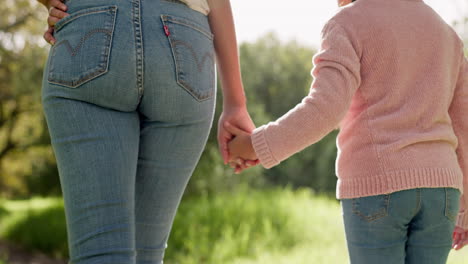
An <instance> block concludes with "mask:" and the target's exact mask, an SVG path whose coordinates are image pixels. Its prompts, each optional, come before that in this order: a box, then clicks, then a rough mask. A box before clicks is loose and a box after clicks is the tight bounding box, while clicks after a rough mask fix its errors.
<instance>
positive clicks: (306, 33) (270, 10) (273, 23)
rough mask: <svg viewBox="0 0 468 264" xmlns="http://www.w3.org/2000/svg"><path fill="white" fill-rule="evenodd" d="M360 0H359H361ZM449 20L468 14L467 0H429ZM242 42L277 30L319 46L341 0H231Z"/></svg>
mask: <svg viewBox="0 0 468 264" xmlns="http://www.w3.org/2000/svg"><path fill="white" fill-rule="evenodd" d="M358 1H359V0H358ZM425 2H426V3H427V4H428V5H429V6H431V7H432V8H433V9H434V10H436V11H437V12H438V13H439V14H440V15H441V16H442V17H443V18H444V19H445V20H446V21H447V22H448V23H449V24H452V22H453V21H455V20H457V19H459V18H461V17H463V16H464V15H465V16H466V15H468V1H466V0H425ZM231 5H232V8H233V12H234V19H235V22H236V31H237V38H238V41H239V42H244V41H255V40H256V39H257V38H258V37H260V36H263V35H264V34H265V33H267V32H270V31H274V32H276V34H277V35H278V36H279V37H280V38H281V39H282V40H285V41H287V40H291V39H296V40H298V41H299V42H301V43H304V44H306V45H309V46H314V47H318V46H319V43H320V31H321V29H322V27H323V25H324V24H325V22H326V21H327V20H328V19H329V18H330V17H332V16H333V14H334V13H335V12H336V10H337V8H338V7H337V0H231Z"/></svg>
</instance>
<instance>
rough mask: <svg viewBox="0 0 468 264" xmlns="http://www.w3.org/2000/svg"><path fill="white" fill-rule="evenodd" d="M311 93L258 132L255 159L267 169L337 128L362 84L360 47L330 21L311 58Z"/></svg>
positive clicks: (256, 134) (255, 135)
mask: <svg viewBox="0 0 468 264" xmlns="http://www.w3.org/2000/svg"><path fill="white" fill-rule="evenodd" d="M314 64H315V67H314V69H313V71H312V75H313V76H314V82H313V83H312V87H311V89H310V93H309V95H308V96H306V97H305V98H304V99H303V100H302V102H301V103H300V104H298V105H297V106H296V107H295V108H294V109H292V110H290V111H289V112H288V113H286V114H285V115H284V116H282V117H281V118H279V119H278V120H276V121H275V122H270V123H269V124H267V125H265V126H262V127H259V128H257V129H256V130H255V131H254V133H253V135H252V142H253V145H254V148H255V151H256V153H257V155H258V158H259V160H260V162H261V163H262V165H263V166H264V167H265V168H270V167H273V166H275V165H277V164H278V163H280V162H281V161H282V160H284V159H286V158H288V157H289V156H291V155H293V154H294V153H296V152H299V151H300V150H302V149H304V148H305V147H307V146H309V145H311V144H313V143H315V142H317V141H319V140H320V139H322V138H323V137H324V136H325V135H327V134H328V133H329V132H331V131H332V130H333V129H336V128H337V127H338V124H339V122H340V121H341V120H342V119H343V117H344V116H345V114H346V113H347V111H348V108H349V106H350V104H351V100H352V97H353V95H354V93H355V92H356V90H357V89H358V87H359V86H360V83H361V76H360V44H359V43H355V42H353V41H352V40H351V39H350V38H349V35H348V32H346V31H345V29H344V28H342V27H341V26H340V25H339V24H337V23H336V22H334V21H333V20H332V21H330V22H329V23H327V25H326V26H325V27H324V30H323V32H322V45H321V49H320V51H319V53H318V54H317V55H316V56H315V57H314Z"/></svg>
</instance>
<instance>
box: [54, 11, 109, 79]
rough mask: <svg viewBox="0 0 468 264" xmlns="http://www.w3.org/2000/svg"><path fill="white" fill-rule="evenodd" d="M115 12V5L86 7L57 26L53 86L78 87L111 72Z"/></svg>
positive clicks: (59, 22) (60, 21)
mask: <svg viewBox="0 0 468 264" xmlns="http://www.w3.org/2000/svg"><path fill="white" fill-rule="evenodd" d="M116 13H117V7H116V6H100V7H91V8H85V9H81V10H79V11H76V12H73V13H71V14H70V15H69V16H67V17H65V18H63V19H61V20H59V21H58V22H57V23H56V24H55V31H54V36H55V38H56V39H57V43H56V44H55V45H54V46H53V47H52V50H51V53H52V54H51V58H50V60H49V74H48V81H49V82H50V83H53V84H58V85H62V86H66V87H69V88H77V87H79V86H80V85H81V84H83V83H85V82H88V81H90V80H92V79H94V78H97V77H98V76H101V75H103V74H105V73H106V72H107V71H108V67H109V57H110V52H111V46H112V37H113V34H114V26H115V18H116Z"/></svg>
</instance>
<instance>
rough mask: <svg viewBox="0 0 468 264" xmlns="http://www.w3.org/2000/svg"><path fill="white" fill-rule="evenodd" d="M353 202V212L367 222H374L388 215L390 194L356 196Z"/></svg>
mask: <svg viewBox="0 0 468 264" xmlns="http://www.w3.org/2000/svg"><path fill="white" fill-rule="evenodd" d="M352 202H353V213H354V214H355V215H357V216H359V217H361V218H362V219H363V220H365V221H367V222H372V221H376V220H378V219H381V218H383V217H385V216H387V215H388V206H389V204H390V195H388V194H385V195H377V196H370V197H362V198H356V199H353V200H352Z"/></svg>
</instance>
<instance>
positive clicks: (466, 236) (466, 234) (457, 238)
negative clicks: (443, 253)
mask: <svg viewBox="0 0 468 264" xmlns="http://www.w3.org/2000/svg"><path fill="white" fill-rule="evenodd" d="M465 245H468V230H464V229H462V228H460V227H458V226H457V227H455V230H454V231H453V244H452V248H453V249H455V250H460V249H462V248H463V247H464V246H465Z"/></svg>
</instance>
